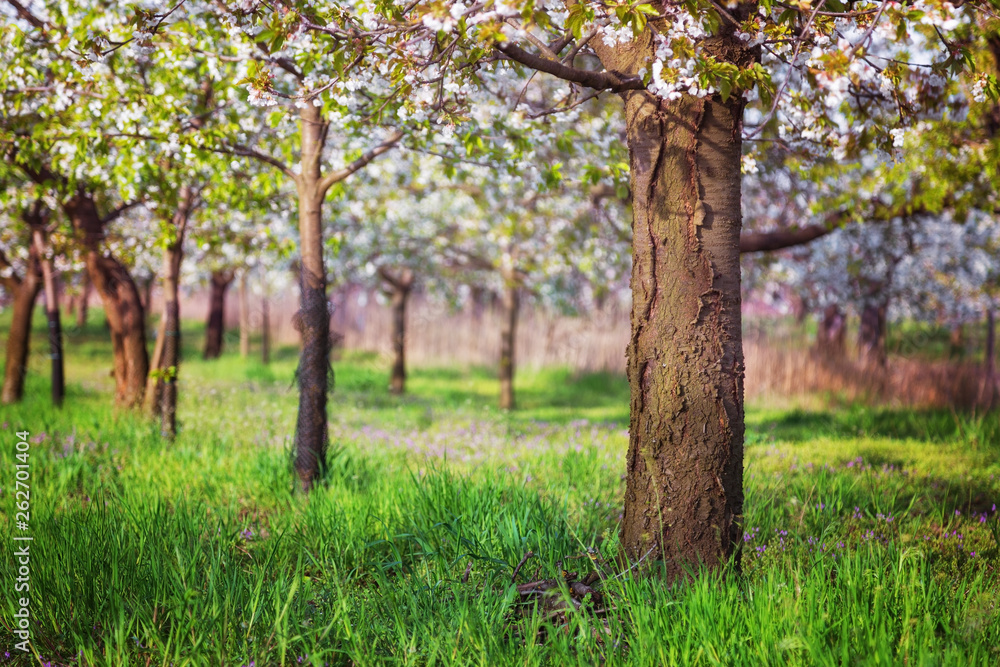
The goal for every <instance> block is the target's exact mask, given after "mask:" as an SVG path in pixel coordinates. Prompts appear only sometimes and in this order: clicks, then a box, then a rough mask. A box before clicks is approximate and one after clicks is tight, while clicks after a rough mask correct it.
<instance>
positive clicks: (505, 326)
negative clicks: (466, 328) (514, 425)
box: [500, 275, 521, 410]
mask: <svg viewBox="0 0 1000 667" xmlns="http://www.w3.org/2000/svg"><path fill="white" fill-rule="evenodd" d="M504 283H505V284H504V289H503V301H502V303H503V323H502V324H501V327H502V328H501V329H500V409H501V410H513V409H514V405H515V400H514V368H515V366H514V365H515V360H514V348H515V340H516V338H517V315H518V310H520V306H521V299H520V295H519V294H518V285H517V283H516V282H515V280H514V277H513V276H512V275H509V276H505V277H504Z"/></svg>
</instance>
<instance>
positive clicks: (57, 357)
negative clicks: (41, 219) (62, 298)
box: [32, 225, 66, 407]
mask: <svg viewBox="0 0 1000 667" xmlns="http://www.w3.org/2000/svg"><path fill="white" fill-rule="evenodd" d="M45 237H46V234H45V231H44V230H43V229H42V228H41V226H40V225H39V226H36V227H35V228H34V229H33V231H32V240H33V241H34V244H35V251H36V252H37V253H38V257H39V263H40V265H41V268H42V283H43V285H44V290H45V319H46V322H47V324H48V331H49V359H50V360H51V367H52V404H53V405H55V406H57V407H58V406H61V405H62V404H63V398H65V396H66V377H65V373H64V369H63V344H62V318H61V313H60V310H59V298H58V296H57V295H56V278H55V272H54V270H53V268H52V262H51V260H49V258H48V256H47V249H46V245H47V244H46V240H45Z"/></svg>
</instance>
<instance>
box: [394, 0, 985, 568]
mask: <svg viewBox="0 0 1000 667" xmlns="http://www.w3.org/2000/svg"><path fill="white" fill-rule="evenodd" d="M975 10H976V7H975V3H967V4H966V5H965V6H963V7H962V8H961V9H956V8H954V7H953V6H952V5H950V4H948V3H943V2H942V3H938V2H933V1H932V2H923V1H921V2H914V3H907V4H900V3H896V2H888V1H886V2H882V3H873V4H871V5H864V6H860V7H858V6H845V5H842V4H839V3H838V4H837V5H836V6H831V7H830V8H828V9H825V8H824V4H819V5H817V6H815V7H814V6H811V5H801V6H795V5H784V4H782V5H778V4H772V3H771V2H759V3H758V2H738V3H734V4H732V5H731V6H727V7H721V6H720V5H718V4H716V3H713V2H708V1H706V2H693V3H686V4H673V3H656V4H636V5H632V4H621V5H616V6H608V5H604V4H596V3H594V4H591V3H573V4H566V5H564V4H562V3H541V4H536V3H527V2H525V3H521V2H513V3H510V4H507V3H499V2H493V3H482V4H476V5H472V6H467V5H465V4H464V3H461V2H457V1H456V2H426V3H425V2H417V3H414V4H411V5H407V7H406V13H405V16H407V17H409V18H411V20H412V21H413V23H411V25H415V24H417V23H418V22H419V24H421V25H422V26H423V28H424V31H425V34H426V36H427V42H428V43H429V44H433V45H435V48H428V49H424V50H421V49H419V48H414V49H413V60H414V62H415V67H431V66H435V67H442V66H445V67H450V68H451V69H452V70H455V71H457V72H458V74H456V76H463V75H465V76H473V75H472V74H467V73H466V71H467V70H466V69H463V68H462V67H461V65H462V63H464V62H467V58H468V57H469V56H467V55H466V54H469V55H472V56H473V57H477V56H478V58H479V62H480V63H481V64H482V66H483V67H490V66H495V67H502V66H503V65H500V64H498V60H499V59H506V60H508V61H512V62H514V63H517V64H518V65H519V66H523V67H526V68H530V69H534V70H538V71H541V72H545V73H548V74H550V75H553V76H556V77H559V78H562V79H564V80H566V81H568V82H570V83H571V84H573V85H572V88H571V94H570V95H569V96H568V97H567V101H566V103H567V104H572V103H575V101H577V100H578V99H579V98H580V97H581V96H582V95H584V93H583V92H582V90H581V89H584V88H589V89H592V90H607V91H611V92H614V93H617V94H619V95H620V97H621V98H622V100H623V102H624V118H625V126H626V142H627V145H628V148H629V152H630V179H631V193H632V210H633V217H634V220H633V274H632V287H633V317H632V325H633V332H632V338H631V342H630V345H629V349H628V357H629V363H628V374H629V380H630V384H631V387H632V409H631V428H630V446H629V453H628V457H627V467H628V477H627V490H626V495H625V514H624V518H623V522H622V546H623V549H624V554H625V555H626V556H627V557H628V558H630V559H632V560H633V561H638V560H641V559H644V558H651V559H655V560H660V561H662V563H663V567H664V568H665V570H666V573H667V575H668V577H670V578H674V577H677V576H682V574H683V572H684V569H685V567H686V566H687V565H689V564H693V563H696V562H701V563H704V564H705V565H707V566H710V567H711V566H717V565H719V564H721V563H723V562H725V561H727V560H728V559H729V558H730V557H731V555H732V554H733V553H734V552H735V551H736V548H737V546H738V544H739V541H740V537H741V532H740V520H741V516H742V505H743V492H742V471H743V463H742V461H743V456H742V452H743V444H742V443H743V410H742V401H743V397H742V378H743V356H742V345H741V333H740V273H739V250H740V228H741V201H740V200H741V197H740V190H741V178H740V174H741V169H742V162H743V149H742V135H743V133H744V132H746V133H747V134H749V135H751V136H753V137H755V138H756V137H759V136H763V135H773V134H779V135H783V136H784V138H785V140H786V141H795V142H797V143H799V144H813V145H818V146H819V147H821V148H822V149H823V150H828V151H829V150H833V151H836V152H837V155H838V157H848V156H850V155H851V154H852V153H854V152H857V151H860V150H863V149H865V148H867V147H870V146H881V147H886V148H888V147H891V146H892V143H893V141H894V140H896V135H894V134H892V131H894V130H897V127H898V125H899V123H900V119H903V122H908V120H907V119H909V118H913V117H918V116H920V115H921V114H924V113H932V112H933V110H934V108H935V107H937V106H938V105H939V104H941V103H942V102H943V100H945V99H946V97H947V94H948V92H947V91H948V86H947V85H946V84H947V78H946V77H944V76H942V74H944V73H948V72H955V71H958V70H959V69H961V68H962V67H963V65H964V64H965V60H964V58H963V52H962V51H961V50H960V49H959V50H953V49H952V48H951V47H950V46H949V44H948V42H947V41H943V40H942V39H941V36H944V37H945V40H946V39H947V35H948V34H950V33H951V32H953V31H955V30H958V29H960V28H961V27H962V26H963V25H966V24H968V23H970V22H972V21H974V12H975ZM396 11H400V12H402V11H403V10H396ZM387 13H388V12H387ZM393 18H396V17H395V16H393ZM411 39H412V38H411ZM452 43H455V44H459V45H463V44H468V50H466V51H463V57H453V54H454V52H455V49H449V48H448V45H450V44H452ZM483 44H486V45H488V46H492V47H493V50H492V51H491V50H489V49H488V48H483V46H482V45H483ZM456 48H458V47H456ZM477 49H478V51H477ZM918 50H919V51H922V52H925V53H927V54H929V57H928V62H927V65H926V66H924V65H923V64H918V65H911V64H908V63H911V62H913V61H910V60H909V59H908V55H909V52H911V51H918ZM595 65H596V67H595ZM745 110H746V111H747V113H746V118H745V113H744V112H745ZM744 120H746V125H747V127H746V128H744Z"/></svg>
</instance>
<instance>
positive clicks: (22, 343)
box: [0, 245, 42, 404]
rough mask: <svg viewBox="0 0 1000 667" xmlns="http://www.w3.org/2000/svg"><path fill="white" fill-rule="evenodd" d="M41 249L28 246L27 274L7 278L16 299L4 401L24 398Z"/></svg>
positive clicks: (14, 401)
mask: <svg viewBox="0 0 1000 667" xmlns="http://www.w3.org/2000/svg"><path fill="white" fill-rule="evenodd" d="M40 271H41V269H40V267H39V262H38V252H37V250H36V249H35V247H34V245H32V246H30V247H29V257H28V267H27V269H26V270H25V274H24V277H23V278H22V279H20V280H18V279H16V278H13V277H12V278H8V279H5V282H4V286H5V287H6V288H7V289H8V291H9V292H10V293H11V296H12V297H13V300H14V309H13V310H14V312H13V317H12V318H11V321H10V330H9V331H8V332H7V361H6V365H5V366H4V378H3V395H2V397H0V398H2V402H3V403H5V404H7V403H16V402H18V401H20V400H21V399H22V398H24V378H25V377H26V376H27V374H28V352H29V350H30V347H31V317H32V314H33V313H34V311H35V301H36V300H37V299H38V293H39V292H40V291H41V289H42V279H41V276H40V275H39V273H40Z"/></svg>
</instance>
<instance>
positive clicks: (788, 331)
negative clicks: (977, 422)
mask: <svg viewBox="0 0 1000 667" xmlns="http://www.w3.org/2000/svg"><path fill="white" fill-rule="evenodd" d="M331 303H332V304H333V314H332V329H333V331H334V332H335V335H336V336H337V337H338V338H339V339H340V344H341V345H342V346H343V347H344V348H346V349H350V350H364V351H371V352H376V353H379V354H383V355H386V356H388V355H389V354H390V352H391V331H392V320H391V317H392V315H391V311H390V309H389V308H388V306H387V305H383V304H381V303H379V300H378V298H377V296H376V295H375V294H374V292H371V291H369V290H365V289H363V288H360V287H351V288H345V289H341V290H339V291H336V292H334V293H333V295H332V297H331ZM269 304H270V317H271V336H272V340H274V341H275V343H277V344H295V343H297V342H298V332H297V331H295V329H294V327H293V326H292V315H294V313H295V311H296V309H297V307H298V299H297V298H296V295H295V294H284V295H281V296H278V297H274V298H272V299H271V300H270V301H269ZM207 308H208V302H207V295H206V294H197V293H196V294H193V295H191V296H190V297H188V298H187V299H186V300H185V302H184V304H183V312H184V315H185V317H188V318H197V319H204V318H205V317H206V315H207ZM250 315H251V319H250V322H251V327H253V328H254V329H256V328H258V327H259V326H260V321H261V318H260V304H259V299H255V303H254V305H253V307H252V308H251V314H250ZM501 318H502V313H501V312H500V311H499V309H498V308H494V307H488V306H487V307H470V308H466V309H464V310H454V309H452V308H450V307H449V306H448V305H446V304H444V303H441V302H438V301H435V300H432V299H428V298H427V297H426V296H424V295H421V294H416V295H414V296H413V297H412V299H411V302H410V304H409V308H408V311H407V343H406V345H407V348H406V350H407V361H408V363H409V364H412V365H415V366H440V365H454V364H458V365H482V366H490V365H495V364H496V363H497V361H498V359H499V354H500V328H501ZM761 318H762V316H761V315H759V314H754V315H751V316H749V317H748V320H750V324H749V325H748V326H747V327H746V332H745V334H744V342H743V345H744V354H745V357H746V369H747V370H746V383H745V387H746V394H747V396H748V397H749V398H751V399H758V398H761V399H771V398H773V399H787V398H798V397H806V396H821V397H829V398H834V399H837V400H842V401H847V402H853V401H864V402H868V403H878V404H888V405H899V406H910V407H948V406H952V407H958V408H969V407H974V406H976V404H977V401H978V398H979V396H980V394H981V392H982V387H983V382H984V372H983V369H982V367H981V365H979V364H976V363H970V362H962V363H956V362H946V361H927V360H921V359H910V358H903V357H899V356H890V358H889V362H888V365H887V367H886V368H884V369H881V368H870V367H866V366H865V365H863V364H861V363H860V362H859V361H858V360H857V359H856V358H855V356H854V355H853V353H852V351H853V345H852V344H851V343H850V341H849V343H848V346H847V350H848V351H847V353H846V354H845V355H843V356H840V357H836V358H831V357H829V356H825V355H821V354H818V353H816V351H815V350H813V349H812V347H811V341H810V340H809V338H808V337H807V336H806V334H805V332H804V329H802V328H801V327H794V326H791V327H790V326H773V322H771V323H770V324H769V323H768V322H767V320H766V317H765V318H763V320H762V319H761ZM238 325H239V319H238V312H237V308H236V298H235V290H231V292H230V299H229V303H228V304H227V311H226V326H227V328H229V329H236V328H237V327H238ZM628 336H629V311H628V308H627V307H625V306H622V305H621V304H610V305H608V306H606V307H604V308H601V309H596V310H593V311H591V312H588V313H586V315H584V316H579V317H574V316H568V315H562V314H558V313H553V312H550V311H546V310H543V309H540V308H533V307H530V306H527V305H525V306H524V307H522V309H521V314H520V318H519V320H518V328H517V341H516V362H517V364H518V365H519V366H522V367H523V366H530V367H542V366H564V367H568V368H571V369H573V370H576V371H581V372H593V371H608V372H612V373H624V372H625V346H626V344H627V342H628ZM227 344H230V342H229V341H227Z"/></svg>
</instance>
